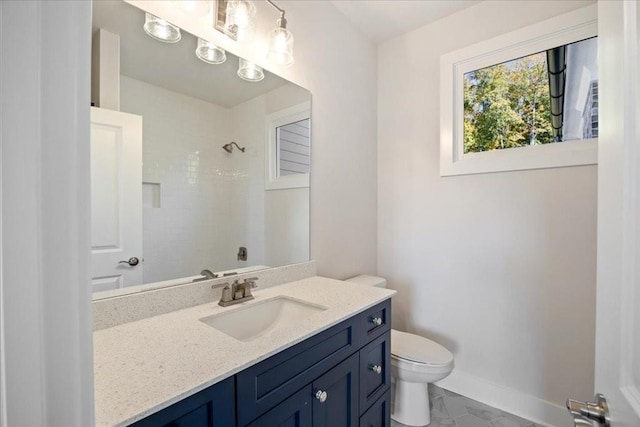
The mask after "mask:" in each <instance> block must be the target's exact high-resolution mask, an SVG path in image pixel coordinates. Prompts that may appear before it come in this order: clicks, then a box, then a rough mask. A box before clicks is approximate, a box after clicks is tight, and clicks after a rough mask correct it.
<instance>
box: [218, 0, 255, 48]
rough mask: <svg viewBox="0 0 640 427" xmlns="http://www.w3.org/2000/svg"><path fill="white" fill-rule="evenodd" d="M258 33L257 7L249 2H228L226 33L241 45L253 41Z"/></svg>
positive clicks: (243, 0)
mask: <svg viewBox="0 0 640 427" xmlns="http://www.w3.org/2000/svg"><path fill="white" fill-rule="evenodd" d="M255 31H256V6H255V5H254V4H253V2H252V1H249V0H227V8H226V16H225V23H224V33H225V34H226V35H227V36H229V37H231V38H232V39H233V40H236V41H238V42H241V43H246V42H249V41H251V40H252V39H253V35H254V33H255Z"/></svg>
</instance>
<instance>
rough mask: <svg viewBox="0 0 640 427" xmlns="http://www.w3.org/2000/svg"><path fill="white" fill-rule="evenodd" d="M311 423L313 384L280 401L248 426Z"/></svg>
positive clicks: (305, 425)
mask: <svg viewBox="0 0 640 427" xmlns="http://www.w3.org/2000/svg"><path fill="white" fill-rule="evenodd" d="M310 425H311V385H309V386H307V387H305V388H303V389H302V390H300V391H299V392H297V393H296V394H294V395H293V396H291V397H289V398H288V399H286V400H285V401H284V402H282V403H280V404H279V405H277V406H276V407H274V408H273V409H271V410H270V411H269V412H267V413H266V414H264V415H263V416H261V417H260V418H258V419H257V420H255V421H253V422H252V423H251V424H249V425H248V426H247V427H308V426H310Z"/></svg>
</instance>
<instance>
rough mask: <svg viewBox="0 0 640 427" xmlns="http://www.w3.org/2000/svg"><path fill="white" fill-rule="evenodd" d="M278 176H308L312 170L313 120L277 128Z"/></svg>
mask: <svg viewBox="0 0 640 427" xmlns="http://www.w3.org/2000/svg"><path fill="white" fill-rule="evenodd" d="M276 144H278V148H277V152H278V155H277V159H276V161H277V162H278V176H287V175H298V174H308V173H309V170H310V168H311V119H302V120H298V121H295V122H292V123H288V124H286V125H282V126H278V127H277V128H276Z"/></svg>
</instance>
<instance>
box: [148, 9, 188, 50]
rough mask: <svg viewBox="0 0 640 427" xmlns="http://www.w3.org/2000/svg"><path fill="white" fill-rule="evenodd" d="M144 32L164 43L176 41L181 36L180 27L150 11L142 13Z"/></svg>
mask: <svg viewBox="0 0 640 427" xmlns="http://www.w3.org/2000/svg"><path fill="white" fill-rule="evenodd" d="M143 28H144V32H145V33H147V34H148V35H150V36H151V37H153V38H154V39H156V40H160V41H161V42H165V43H177V42H179V41H180V39H181V38H182V34H180V28H178V27H176V26H175V25H173V24H170V23H169V22H167V21H165V20H164V19H161V18H158V17H157V16H154V15H152V14H150V13H145V15H144V27H143Z"/></svg>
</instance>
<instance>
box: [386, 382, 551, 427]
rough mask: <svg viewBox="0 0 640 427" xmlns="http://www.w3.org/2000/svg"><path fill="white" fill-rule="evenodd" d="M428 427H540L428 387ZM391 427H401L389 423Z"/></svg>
mask: <svg viewBox="0 0 640 427" xmlns="http://www.w3.org/2000/svg"><path fill="white" fill-rule="evenodd" d="M429 398H430V403H431V423H430V424H429V427H539V425H538V424H535V423H533V422H531V421H528V420H525V419H523V418H520V417H517V416H515V415H512V414H509V413H507V412H504V411H501V410H499V409H496V408H493V407H491V406H488V405H485V404H484V403H480V402H478V401H476V400H472V399H469V398H467V397H464V396H461V395H459V394H456V393H453V392H451V391H449V390H445V389H442V388H440V387H438V386H435V385H433V384H429ZM391 427H404V424H400V423H398V422H395V421H393V420H391Z"/></svg>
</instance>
